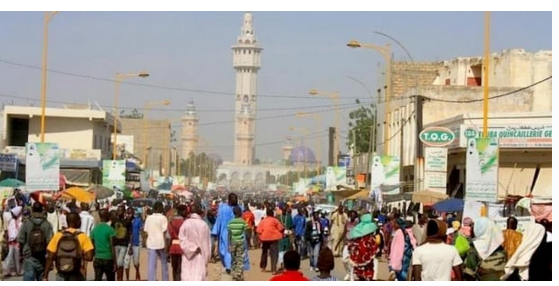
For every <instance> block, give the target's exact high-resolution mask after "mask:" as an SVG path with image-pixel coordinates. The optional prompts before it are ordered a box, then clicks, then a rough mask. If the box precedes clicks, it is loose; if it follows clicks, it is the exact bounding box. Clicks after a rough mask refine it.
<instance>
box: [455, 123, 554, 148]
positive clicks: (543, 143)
mask: <svg viewBox="0 0 559 286" xmlns="http://www.w3.org/2000/svg"><path fill="white" fill-rule="evenodd" d="M551 131H552V128H551V125H535V124H533V125H519V126H505V125H503V126H490V127H489V128H488V130H487V135H488V137H489V138H498V139H499V147H500V148H552V136H551ZM482 136H483V132H482V130H481V129H478V128H475V127H474V126H471V125H466V124H462V125H460V134H459V139H460V147H462V148H466V147H467V141H468V139H470V138H480V137H482Z"/></svg>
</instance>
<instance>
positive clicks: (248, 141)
mask: <svg viewBox="0 0 559 286" xmlns="http://www.w3.org/2000/svg"><path fill="white" fill-rule="evenodd" d="M232 49H233V67H234V68H235V71H236V72H237V75H236V89H235V163H236V164H238V165H252V162H253V160H254V156H255V148H254V140H255V138H254V133H255V131H256V128H255V127H256V122H255V119H256V74H257V72H258V70H259V69H260V52H261V51H262V48H260V47H259V46H258V42H257V41H256V37H255V36H254V30H253V29H252V14H251V13H245V17H244V23H243V26H242V28H241V35H240V36H239V37H238V38H237V43H236V44H235V45H234V46H233V47H232Z"/></svg>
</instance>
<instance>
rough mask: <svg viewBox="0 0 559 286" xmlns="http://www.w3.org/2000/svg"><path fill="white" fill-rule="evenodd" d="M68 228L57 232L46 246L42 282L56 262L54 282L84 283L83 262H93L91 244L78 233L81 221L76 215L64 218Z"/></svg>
mask: <svg viewBox="0 0 559 286" xmlns="http://www.w3.org/2000/svg"><path fill="white" fill-rule="evenodd" d="M66 222H67V223H68V228H67V229H65V230H63V231H59V232H57V233H56V234H55V235H54V236H53V237H52V239H51V240H50V242H49V244H48V246H47V262H46V263H45V274H44V275H43V281H48V277H49V272H50V270H51V268H52V266H53V263H54V262H55V261H56V263H55V264H56V270H57V273H56V281H85V276H84V275H83V272H82V265H83V261H84V260H85V261H91V260H93V244H92V243H91V240H90V239H89V237H87V235H85V233H81V232H80V231H79V228H80V225H81V220H80V216H79V215H78V214H77V213H69V214H68V215H67V216H66Z"/></svg>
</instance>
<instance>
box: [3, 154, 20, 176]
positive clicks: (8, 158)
mask: <svg viewBox="0 0 559 286" xmlns="http://www.w3.org/2000/svg"><path fill="white" fill-rule="evenodd" d="M0 171H2V172H15V171H17V155H16V154H0Z"/></svg>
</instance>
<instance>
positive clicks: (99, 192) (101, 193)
mask: <svg viewBox="0 0 559 286" xmlns="http://www.w3.org/2000/svg"><path fill="white" fill-rule="evenodd" d="M88 190H89V191H90V192H93V193H94V194H95V197H96V198H97V199H99V200H102V199H106V198H108V197H112V196H113V195H114V194H115V191H114V190H113V189H111V188H107V187H105V186H103V185H95V186H93V187H91V188H89V189H88Z"/></svg>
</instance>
